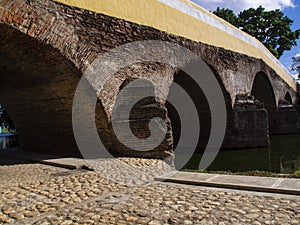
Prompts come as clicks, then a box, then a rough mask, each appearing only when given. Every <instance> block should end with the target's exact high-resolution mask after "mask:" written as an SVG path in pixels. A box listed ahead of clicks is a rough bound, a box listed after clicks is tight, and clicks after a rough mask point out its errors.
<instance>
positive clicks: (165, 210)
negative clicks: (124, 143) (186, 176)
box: [0, 159, 300, 225]
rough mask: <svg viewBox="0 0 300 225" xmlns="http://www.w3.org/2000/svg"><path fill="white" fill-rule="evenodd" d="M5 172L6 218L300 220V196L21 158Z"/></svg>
mask: <svg viewBox="0 0 300 225" xmlns="http://www.w3.org/2000/svg"><path fill="white" fill-rule="evenodd" d="M126 160H127V163H130V162H129V161H130V160H129V159H126ZM126 160H124V161H126ZM128 160H129V161H128ZM0 161H1V160H0ZM136 162H137V161H136V160H133V163H134V164H136ZM147 163H148V162H147ZM139 166H142V165H139ZM0 176H1V185H0V199H1V201H0V223H3V224H5V223H14V222H18V223H19V224H40V225H42V224H43V225H46V224H148V225H151V224H152V225H156V224H160V225H164V224H186V225H188V224H214V225H215V224H219V225H223V224H257V225H258V224H300V201H299V200H300V198H299V197H298V196H286V195H266V194H257V193H250V192H239V191H229V190H223V189H219V190H216V189H208V188H201V187H196V186H186V185H175V184H168V183H159V182H156V183H151V184H146V185H143V186H126V185H121V184H118V183H115V182H112V181H109V180H108V179H105V178H103V177H102V176H101V175H100V173H98V172H94V171H84V170H77V171H71V170H67V169H62V168H56V167H51V166H46V165H40V164H30V163H26V164H24V163H23V164H22V163H20V162H16V163H15V164H12V165H3V166H0Z"/></svg>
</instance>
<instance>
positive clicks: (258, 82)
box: [251, 72, 277, 133]
mask: <svg viewBox="0 0 300 225" xmlns="http://www.w3.org/2000/svg"><path fill="white" fill-rule="evenodd" d="M251 95H252V96H254V98H255V99H257V100H258V101H260V102H261V103H262V104H263V106H264V108H265V109H266V110H267V112H268V120H269V132H270V133H272V132H273V130H274V129H275V127H276V126H277V125H276V111H277V105H276V98H275V94H274V90H273V86H272V84H271V82H270V80H269V78H268V76H267V75H266V74H265V73H263V72H259V73H257V74H256V76H255V78H254V81H253V84H252V90H251Z"/></svg>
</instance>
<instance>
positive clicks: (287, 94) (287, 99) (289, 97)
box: [284, 92, 293, 105]
mask: <svg viewBox="0 0 300 225" xmlns="http://www.w3.org/2000/svg"><path fill="white" fill-rule="evenodd" d="M284 100H285V101H286V102H287V103H288V104H289V105H292V104H293V100H292V97H291V95H290V93H289V92H287V93H286V94H285V96H284Z"/></svg>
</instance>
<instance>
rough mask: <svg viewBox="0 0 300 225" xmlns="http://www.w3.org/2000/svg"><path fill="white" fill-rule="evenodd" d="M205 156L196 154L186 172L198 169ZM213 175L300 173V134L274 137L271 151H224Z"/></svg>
mask: <svg viewBox="0 0 300 225" xmlns="http://www.w3.org/2000/svg"><path fill="white" fill-rule="evenodd" d="M201 157H202V154H201V153H195V154H194V156H193V157H192V159H191V160H190V161H189V162H188V163H187V165H186V166H185V168H187V169H198V165H199V162H200V159H201ZM207 170H209V171H231V172H246V171H254V170H259V171H269V172H274V173H290V174H292V173H294V172H295V171H300V134H295V135H276V136H271V145H270V147H268V148H252V149H235V150H222V151H221V152H219V154H218V156H217V157H216V159H215V160H214V162H213V163H212V164H211V166H209V167H208V169H207Z"/></svg>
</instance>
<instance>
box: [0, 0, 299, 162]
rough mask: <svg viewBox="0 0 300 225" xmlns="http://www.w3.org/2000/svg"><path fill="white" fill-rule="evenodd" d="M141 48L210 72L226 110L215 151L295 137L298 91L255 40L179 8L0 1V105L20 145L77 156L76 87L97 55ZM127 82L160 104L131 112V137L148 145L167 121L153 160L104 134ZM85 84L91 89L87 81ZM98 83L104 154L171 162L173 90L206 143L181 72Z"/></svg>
mask: <svg viewBox="0 0 300 225" xmlns="http://www.w3.org/2000/svg"><path fill="white" fill-rule="evenodd" d="M141 40H161V41H167V42H170V43H174V44H178V45H181V46H183V47H185V48H187V49H189V50H190V51H192V52H194V53H195V54H197V55H198V56H199V57H200V58H201V59H202V60H203V61H204V62H205V63H206V64H207V65H208V66H209V67H210V69H211V71H212V72H213V74H214V76H215V77H216V79H217V80H218V82H219V85H220V87H221V89H222V92H223V95H224V98H225V102H226V109H227V128H226V135H225V139H224V142H223V148H246V147H257V146H266V145H268V143H269V134H287V133H297V132H299V113H297V109H298V99H297V84H296V82H295V80H294V79H293V78H292V76H291V75H290V74H289V73H288V72H287V70H286V69H285V68H284V67H283V66H282V65H281V64H280V62H279V61H278V60H277V59H275V58H274V57H273V56H272V55H271V53H270V52H269V51H268V50H267V49H266V48H265V47H264V46H263V45H262V44H261V43H260V42H258V41H257V40H256V39H255V38H253V37H251V36H249V35H247V34H245V33H243V32H241V31H240V30H238V29H236V28H235V27H233V26H231V25H230V24H228V23H226V22H225V21H223V20H221V19H219V18H217V17H216V16H214V15H212V14H211V13H209V12H207V11H205V10H204V9H202V8H200V7H198V6H196V5H194V4H193V3H191V2H189V1H187V0H143V1H142V3H141V1H139V0H126V1H125V0H109V1H105V0H97V1H93V0H86V1H78V0H58V1H50V0H26V1H24V0H0V45H1V48H0V74H1V75H0V83H1V88H0V102H1V103H2V104H3V105H4V106H5V107H6V109H7V111H8V113H9V115H10V116H11V119H12V121H13V123H14V126H15V128H16V129H17V130H18V136H19V137H18V138H19V142H20V146H21V147H22V148H23V149H29V150H35V151H43V152H47V153H53V154H61V155H79V151H78V147H77V144H76V141H75V138H74V134H73V129H72V103H73V97H74V93H75V90H76V87H77V85H78V82H79V80H80V78H81V77H82V76H83V75H84V74H85V73H86V71H87V69H88V67H89V65H90V64H92V63H93V62H94V60H95V59H96V58H97V56H99V55H101V54H104V53H105V52H108V51H109V50H111V49H114V48H115V47H118V46H121V45H122V44H125V43H130V42H133V41H141ZM116 63H117V62H116ZM199 76H201V74H199ZM136 78H145V79H148V80H150V81H153V83H154V86H155V89H156V90H158V91H159V92H160V93H161V95H160V96H161V98H160V99H157V98H149V99H146V100H145V101H142V102H141V103H140V104H137V106H136V108H135V109H134V110H133V112H132V115H131V118H130V123H131V128H132V130H133V133H134V134H135V135H136V136H137V137H139V138H146V137H148V136H149V128H148V123H149V121H150V119H151V118H153V117H155V116H159V117H161V118H163V119H164V120H165V121H166V124H167V125H168V131H167V134H166V137H165V139H164V141H163V142H162V144H161V145H160V146H158V147H157V148H155V149H154V150H152V151H146V152H141V151H135V150H133V149H130V148H128V147H126V146H124V145H123V144H122V143H120V142H119V141H118V140H117V138H116V137H115V134H114V132H113V131H112V128H111V114H112V108H113V106H114V103H115V100H116V96H117V95H118V93H119V91H120V89H122V88H123V87H124V86H125V85H127V84H128V83H130V81H132V80H133V79H136ZM86 79H87V81H88V82H89V83H90V84H91V86H93V83H94V82H95V80H93V79H89V78H88V77H87V78H86ZM103 79H104V78H103ZM105 79H106V80H107V82H106V83H105V86H104V87H103V89H102V91H101V92H98V91H99V90H95V93H97V94H98V99H99V101H98V104H97V108H96V116H95V118H96V120H95V121H96V125H97V129H98V133H99V135H100V137H101V139H102V141H103V143H104V144H105V146H106V147H107V148H108V149H109V151H110V152H111V153H113V154H115V155H123V156H124V155H125V156H137V157H153V158H164V157H165V156H167V155H169V154H172V150H173V149H174V146H175V145H176V143H177V142H178V138H179V136H180V127H181V126H180V122H179V118H178V115H177V114H176V111H175V109H174V108H173V107H172V106H171V105H170V104H168V102H166V99H167V96H168V93H169V89H170V85H171V83H172V81H175V82H176V83H178V84H180V85H181V86H182V87H184V88H185V90H186V92H188V93H189V95H190V96H191V97H192V99H193V101H194V103H195V105H196V108H197V110H198V113H199V115H200V116H199V121H200V123H201V133H200V137H199V142H198V147H200V148H201V147H204V146H205V145H206V144H207V140H208V137H209V135H210V127H211V121H210V119H211V118H210V113H209V106H208V103H207V101H206V98H205V95H204V94H203V92H202V90H201V88H199V86H197V85H196V84H195V83H193V81H192V80H191V79H189V77H188V76H187V75H186V74H185V73H184V72H183V71H182V70H180V69H178V68H174V67H173V66H172V65H165V64H162V63H159V62H149V63H136V64H134V65H131V66H128V67H126V68H123V69H122V70H120V71H119V72H118V73H117V74H116V75H115V76H111V77H106V78H105ZM159 80H166V81H167V82H161V83H160V82H157V81H159ZM155 81H156V83H155ZM145 106H147V107H145ZM121 122H122V121H121Z"/></svg>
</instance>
